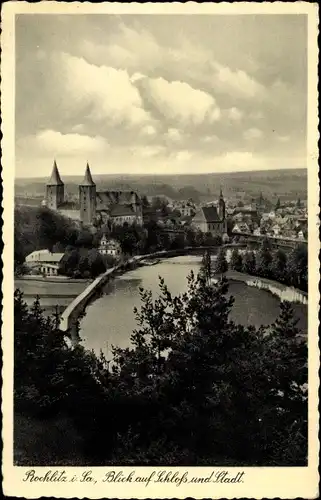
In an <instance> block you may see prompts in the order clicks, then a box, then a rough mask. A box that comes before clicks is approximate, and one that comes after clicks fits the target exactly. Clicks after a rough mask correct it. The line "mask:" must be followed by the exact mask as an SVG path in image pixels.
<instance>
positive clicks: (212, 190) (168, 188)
mask: <svg viewBox="0 0 321 500" xmlns="http://www.w3.org/2000/svg"><path fill="white" fill-rule="evenodd" d="M94 179H95V182H96V184H97V189H98V190H104V189H106V190H107V189H124V190H125V189H133V190H137V191H138V192H140V193H144V194H146V195H147V196H155V195H166V196H168V197H169V198H173V199H186V198H194V199H196V198H198V197H199V198H200V201H205V200H207V199H208V198H211V197H213V196H217V195H218V193H219V189H220V186H222V189H223V191H224V195H225V196H226V197H228V198H243V197H244V194H245V198H251V197H256V196H257V195H258V194H259V193H260V192H261V191H262V193H263V194H264V196H265V197H266V198H268V199H271V200H274V199H275V198H281V200H282V199H293V198H298V197H299V198H301V199H306V197H307V170H305V169H290V170H270V171H254V172H233V173H225V174H221V173H220V174H218V173H213V174H202V175H195V174H193V175H95V176H94ZM81 180H82V176H64V181H65V184H66V192H67V193H70V194H71V195H77V194H78V184H79V182H80V181H81ZM46 181H47V178H32V179H16V183H15V186H16V196H18V197H19V196H21V197H43V196H44V191H45V189H44V188H45V183H46Z"/></svg>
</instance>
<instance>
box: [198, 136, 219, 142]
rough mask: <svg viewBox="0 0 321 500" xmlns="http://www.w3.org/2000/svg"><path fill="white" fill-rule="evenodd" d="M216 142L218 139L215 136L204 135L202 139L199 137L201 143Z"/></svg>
mask: <svg viewBox="0 0 321 500" xmlns="http://www.w3.org/2000/svg"><path fill="white" fill-rule="evenodd" d="M218 140H219V138H218V137H217V135H205V136H204V137H201V142H205V143H210V142H216V141H218Z"/></svg>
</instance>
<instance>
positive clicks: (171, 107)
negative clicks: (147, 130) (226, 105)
mask: <svg viewBox="0 0 321 500" xmlns="http://www.w3.org/2000/svg"><path fill="white" fill-rule="evenodd" d="M144 89H145V90H146V91H147V93H148V96H149V99H150V100H151V101H152V103H153V105H154V106H155V107H156V108H157V110H158V112H159V113H161V114H162V115H163V116H164V117H165V118H166V119H168V120H169V121H175V122H178V123H180V124H181V125H200V124H202V123H203V122H205V121H207V122H209V123H213V122H214V121H216V120H218V119H219V118H220V110H219V108H218V106H217V104H216V101H215V99H214V98H213V97H212V96H211V95H210V94H208V93H206V92H203V91H202V90H197V89H195V88H193V87H191V86H190V85H188V84H187V83H185V82H180V81H174V82H168V81H167V80H165V79H164V78H151V79H146V80H144Z"/></svg>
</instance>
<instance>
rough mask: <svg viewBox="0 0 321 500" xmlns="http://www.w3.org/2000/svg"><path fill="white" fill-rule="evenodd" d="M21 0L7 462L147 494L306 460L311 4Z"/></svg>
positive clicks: (36, 476)
mask: <svg viewBox="0 0 321 500" xmlns="http://www.w3.org/2000/svg"><path fill="white" fill-rule="evenodd" d="M13 3H15V2H13ZM17 3H18V2H17ZM19 3H20V2H19ZM21 3H22V4H24V5H25V8H24V9H22V12H19V9H18V12H17V13H15V15H14V21H13V22H12V26H14V38H13V42H12V43H14V52H13V54H14V55H13V61H14V63H13V65H14V76H15V78H14V84H13V85H14V91H12V92H14V98H13V102H12V109H14V112H13V113H12V122H13V124H14V135H13V141H12V142H13V143H14V156H13V161H14V164H12V165H10V166H9V167H8V165H7V164H6V163H5V158H6V157H5V155H4V156H3V159H2V167H3V172H5V171H6V169H8V170H10V168H11V177H12V178H13V181H12V183H13V185H14V186H13V190H12V192H13V193H14V194H13V195H12V197H13V199H12V200H11V203H12V205H11V206H12V213H13V221H14V223H13V228H12V233H11V236H12V253H11V262H12V259H13V263H12V265H11V270H12V273H13V276H12V278H13V284H12V297H11V298H10V300H11V304H12V308H13V313H12V314H13V326H12V330H13V331H12V339H13V340H12V349H13V351H12V359H13V401H12V407H13V410H12V432H13V443H12V455H13V458H12V464H11V465H12V466H13V467H14V468H15V469H18V470H21V471H24V473H23V474H22V472H21V478H22V481H25V484H27V483H28V484H29V485H30V484H31V485H32V483H37V484H38V488H40V486H39V484H40V483H41V482H42V483H45V482H49V483H50V482H51V488H52V490H51V491H52V495H53V496H58V493H57V494H56V493H55V491H54V487H55V484H54V483H55V481H57V482H58V483H59V481H61V482H63V481H64V479H63V477H64V474H67V476H68V470H69V468H82V470H83V471H87V472H84V473H81V474H82V475H81V474H80V473H79V475H77V474H76V475H75V476H74V477H75V479H72V480H71V479H68V478H67V480H66V481H75V487H78V488H79V489H78V490H77V491H78V492H79V491H80V492H81V491H82V490H81V488H82V482H86V481H87V482H88V483H93V484H96V483H95V481H96V482H98V483H99V482H105V483H106V486H105V487H107V486H108V487H109V484H108V483H113V486H114V487H115V484H116V483H118V487H119V488H120V487H121V482H122V481H123V482H124V483H127V488H129V490H128V493H127V497H128V498H129V497H134V496H135V491H134V490H131V493H130V488H133V487H134V486H135V481H136V482H137V483H140V482H141V484H139V485H138V486H140V487H141V488H143V486H148V484H149V483H154V484H153V488H155V490H154V491H155V493H153V494H154V495H155V496H154V497H155V498H157V497H158V498H161V495H162V492H161V491H160V490H157V487H159V488H161V487H162V485H163V484H165V485H166V484H167V485H168V484H169V485H171V486H172V490H171V491H172V494H171V495H170V496H172V497H174V496H175V497H177V498H180V495H182V492H183V490H182V487H185V488H186V489H185V493H186V492H188V491H189V490H188V485H189V483H194V484H193V487H196V486H195V483H197V482H200V483H202V482H205V483H209V484H208V485H207V486H208V487H210V483H211V484H212V488H216V487H217V485H220V486H222V485H223V486H224V485H225V487H226V488H227V489H226V490H225V493H224V490H223V493H222V495H221V496H225V497H227V498H228V497H230V498H231V497H232V496H234V497H238V495H237V494H236V493H235V491H236V490H235V489H234V490H233V487H235V488H236V487H237V486H238V485H240V486H241V487H244V485H245V483H246V478H247V477H248V473H247V472H246V471H248V470H249V471H250V470H252V468H262V469H263V468H264V469H265V470H270V471H273V468H283V469H281V473H280V474H282V470H284V471H286V470H288V468H290V469H289V473H291V470H292V474H293V475H295V474H296V473H295V472H294V471H295V470H296V469H297V468H298V470H299V471H301V468H302V470H303V469H304V470H306V471H308V469H309V466H310V465H313V463H314V462H313V461H314V460H317V453H316V452H315V455H313V451H311V450H312V448H310V443H311V441H310V440H311V436H312V439H316V442H315V445H316V446H318V443H317V418H318V417H317V414H315V416H314V417H311V416H310V414H309V412H308V411H310V410H311V408H312V410H313V409H315V411H316V412H317V402H315V401H314V400H312V399H311V392H310V390H314V389H313V388H315V387H317V385H316V384H317V364H316V361H314V362H313V363H314V364H313V365H310V355H311V351H310V350H311V349H313V355H315V356H316V358H318V347H317V330H318V313H317V311H318V309H317V303H318V299H319V295H318V281H319V274H318V269H319V266H318V257H317V249H318V248H319V243H318V239H319V236H318V228H317V224H318V206H317V202H313V203H312V201H311V200H312V197H314V198H313V199H315V200H316V199H317V194H318V186H317V184H318V179H317V169H318V166H317V161H318V160H317V156H318V151H317V149H315V150H314V151H313V154H314V157H311V144H312V147H313V146H316V145H317V139H316V140H315V142H313V139H312V143H311V141H310V145H309V137H310V138H311V137H312V136H313V134H314V135H316V134H317V115H316V108H315V109H312V114H311V118H309V116H310V115H309V102H310V101H309V98H310V97H309V96H310V91H308V83H309V78H310V72H309V71H310V70H309V68H311V63H309V60H310V59H309V58H310V56H311V50H310V49H309V47H313V49H314V50H316V39H314V38H313V36H311V37H310V36H309V34H310V32H309V29H310V28H309V27H310V26H311V22H310V21H309V19H310V18H309V15H310V14H311V13H312V21H313V22H312V25H313V26H314V29H315V31H314V36H315V37H316V35H317V31H316V30H317V28H316V26H317V9H316V8H313V7H315V5H314V4H312V5H311V4H310V7H312V8H311V9H310V11H309V13H308V11H307V12H306V13H304V12H302V13H300V11H299V12H298V13H297V12H296V10H295V9H294V7H295V4H296V2H293V3H292V4H291V3H290V4H288V7H289V8H288V11H287V12H286V11H285V10H284V12H283V11H282V12H281V13H271V14H269V13H268V10H267V9H265V10H264V11H263V10H262V13H260V12H259V10H258V9H257V10H256V12H255V13H251V12H250V11H248V12H247V13H245V12H244V13H242V3H241V4H239V6H238V7H239V10H238V11H236V10H235V11H233V10H231V11H230V12H228V13H224V12H223V11H222V12H219V11H218V12H217V13H215V11H214V10H213V9H212V11H211V13H207V14H206V13H203V12H202V10H200V13H198V12H197V10H195V11H193V13H191V12H192V11H191V12H184V4H181V5H180V6H179V5H178V4H177V11H176V12H174V11H170V10H168V12H166V8H165V6H164V11H163V13H159V14H154V13H153V12H152V7H151V4H149V5H150V8H149V9H148V10H146V12H144V10H143V6H142V5H141V6H140V7H141V8H140V9H138V10H137V11H136V12H128V13H127V12H126V8H124V9H123V12H122V11H121V9H120V8H119V7H118V9H116V10H115V12H112V10H111V8H110V11H108V12H102V13H98V11H97V12H96V11H94V7H93V11H92V12H90V10H88V9H90V7H88V4H87V7H86V6H85V5H83V6H81V7H86V9H85V10H84V12H82V11H81V7H79V10H78V11H77V13H76V11H74V12H72V10H71V9H72V5H71V4H69V5H68V6H67V5H66V4H63V3H61V5H60V6H59V5H58V6H57V9H58V10H57V12H50V11H49V10H48V12H47V13H46V12H45V10H44V6H43V5H42V6H41V4H44V3H46V2H40V10H39V12H37V11H36V10H34V11H31V12H28V9H27V7H28V5H30V4H26V3H25V2H21ZM49 3H51V2H49ZM52 3H53V4H59V3H60V2H52ZM281 3H282V2H281ZM299 3H300V2H299ZM253 4H255V2H253ZM300 4H302V5H303V7H304V5H307V4H306V3H305V2H302V3H300ZM63 5H66V10H65V11H64V10H63ZM78 5H80V4H78ZM192 5H193V4H192ZM195 5H196V4H194V6H195ZM246 5H248V4H246ZM256 5H258V4H256ZM271 5H272V4H271ZM187 6H188V4H186V7H187ZM284 6H285V4H284ZM291 6H292V11H291V8H290V7H291ZM32 7H33V8H34V9H36V7H37V6H36V5H33V6H32ZM48 7H49V6H48ZM67 7H68V8H69V7H70V9H69V10H68V8H67ZM110 7H112V6H111V4H110ZM217 7H218V8H219V6H217ZM232 7H233V6H232ZM41 8H42V10H41ZM307 8H308V7H307ZM200 9H201V6H200ZM31 10H32V9H31ZM310 40H312V42H311V43H312V45H310V44H309V43H310ZM3 43H4V42H3ZM315 64H316V63H315ZM314 71H316V66H315V67H313V74H314ZM2 72H3V73H5V72H4V70H3V69H2ZM311 74H312V73H311ZM7 79H8V77H7ZM7 83H8V82H7ZM310 88H311V87H309V89H310ZM312 92H315V94H316V93H317V82H315V87H313V86H312ZM311 95H312V93H311ZM316 101H317V98H316V99H315V101H313V103H315V102H316ZM6 121H8V116H6V118H5V120H4V123H6ZM309 127H312V135H311V128H310V129H309ZM313 127H315V128H313ZM5 139H6V133H4V140H5ZM316 147H317V146H316ZM310 176H313V177H310ZM313 190H314V191H313ZM7 216H8V212H7ZM4 220H5V218H4ZM308 221H309V223H308ZM311 221H312V222H311ZM4 234H5V233H4ZM313 238H314V240H313ZM4 239H5V238H4ZM311 241H312V242H313V241H314V243H312V244H311ZM311 245H312V246H311ZM7 277H8V275H7ZM12 278H11V279H12ZM9 279H10V276H9ZM8 290H9V291H10V288H8ZM9 291H8V294H7V296H8V295H9ZM8 300H9V298H8ZM308 311H309V315H308ZM311 315H312V316H313V318H312V319H313V321H314V323H313V322H311V317H312V316H311ZM6 333H8V335H9V332H6ZM310 341H311V342H312V344H310ZM311 345H312V347H311ZM311 366H313V369H312V368H311ZM308 375H309V377H308ZM308 378H309V384H308ZM310 381H312V389H311V387H310ZM315 397H316V393H314V392H312V398H315ZM313 401H314V402H313ZM312 410H311V411H312ZM313 411H314V410H313ZM311 425H312V426H315V428H311ZM43 468H46V469H43ZM95 468H99V470H100V468H102V469H101V470H102V471H103V470H105V471H106V473H105V474H103V473H102V474H100V475H99V477H96V476H97V475H95ZM141 468H148V470H149V471H150V472H149V473H148V474H147V473H146V474H145V473H144V474H141V473H140V471H142V470H144V469H141ZM196 468H197V470H198V471H204V473H201V472H199V473H198V472H197V471H196ZM291 468H292V469H291ZM293 468H295V469H293ZM42 469H43V470H45V471H46V470H48V471H49V472H47V473H46V474H45V472H43V470H42ZM73 470H76V469H73ZM97 470H98V469H97ZM193 470H194V472H195V474H194V473H193ZM309 470H310V469H309ZM313 470H314V469H313ZM315 470H316V469H315ZM62 471H63V472H62ZM184 473H185V475H184ZM55 474H56V475H55ZM59 474H60V476H59ZM130 474H132V475H130ZM197 474H198V475H199V476H200V478H199V479H197V477H198V476H197ZM193 475H194V476H195V477H194V479H193ZM67 476H66V477H67ZM140 476H141V477H140ZM196 476H197V477H196ZM206 477H207V478H208V481H207V480H206V481H205V479H204V478H206ZM309 477H311V481H312V483H311V484H312V486H313V484H314V483H313V480H315V479H316V477H317V476H315V475H314V473H312V475H310V476H309ZM59 478H60V479H59ZM84 478H85V479H84ZM202 478H203V479H202ZM294 481H295V479H294ZM144 483H145V484H144ZM230 483H232V484H233V483H234V486H232V485H231V484H230ZM235 483H239V484H238V485H235ZM21 484H24V483H21ZM102 484H103V483H102ZM133 484H134V486H133ZM316 484H317V483H315V488H316ZM116 486H117V484H116ZM205 486H206V485H204V484H203V485H202V487H205ZM26 487H27V486H26ZM85 487H87V488H88V487H89V486H88V485H87V484H86V485H85V486H84V488H85ZM168 487H169V486H168ZM248 487H249V486H248ZM69 488H72V486H71V485H69ZM312 490H313V488H312ZM21 491H23V490H21ZM39 491H40V490H39ZM70 491H72V489H70ZM75 491H76V490H75ZM120 491H121V489H119V491H118V497H119V498H121V497H122V498H126V496H122V494H121V493H120ZM142 491H143V493H142V494H141V495H143V494H145V495H147V497H148V496H149V497H153V496H152V495H151V492H150V491H149V490H148V488H145V493H144V490H142ZM157 491H158V495H157ZM190 491H193V493H190V495H188V494H184V495H183V497H186V496H193V497H195V498H197V495H198V494H197V493H196V490H190ZM207 491H208V492H209V493H208V494H207V495H206V496H208V497H209V496H211V495H213V492H211V490H207ZM220 491H222V490H220ZM244 491H245V490H244ZM247 491H250V489H249V490H247ZM313 491H314V490H313ZM84 492H85V490H83V494H85V493H84ZM315 492H316V495H317V489H315ZM43 494H44V493H43ZM77 494H78V493H74V494H73V495H72V496H77ZM109 494H110V493H108V492H107V490H105V493H104V496H105V497H106V495H107V496H108V495H109ZM215 494H216V493H215ZM92 495H95V494H94V493H92ZM128 495H129V496H128ZM85 496H87V497H88V496H89V497H90V493H88V492H87V493H86V494H85ZM241 496H242V495H241ZM250 496H251V495H250ZM252 496H255V493H253V494H252ZM263 496H268V494H266V495H263ZM275 496H279V497H281V498H282V493H281V492H279V493H278V494H277V495H275ZM295 496H302V495H300V494H298V495H295ZM37 497H38V496H37ZM140 497H141V498H143V497H142V496H140ZM183 497H182V498H183ZM215 498H216V497H215ZM217 498H218V497H217ZM258 498H259V497H258ZM283 498H284V497H283ZM306 498H307V497H306ZM309 498H312V497H309Z"/></svg>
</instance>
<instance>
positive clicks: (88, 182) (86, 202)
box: [79, 163, 96, 224]
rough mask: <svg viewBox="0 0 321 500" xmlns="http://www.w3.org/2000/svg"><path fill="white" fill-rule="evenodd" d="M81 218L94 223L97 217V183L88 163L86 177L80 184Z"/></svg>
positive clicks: (87, 222) (88, 222)
mask: <svg viewBox="0 0 321 500" xmlns="http://www.w3.org/2000/svg"><path fill="white" fill-rule="evenodd" d="M79 203H80V220H81V221H82V222H84V223H85V224H92V223H93V221H94V219H95V217H96V184H95V183H94V181H93V178H92V176H91V172H90V168H89V165H88V163H87V166H86V172H85V177H84V180H83V181H82V183H81V184H80V185H79Z"/></svg>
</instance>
